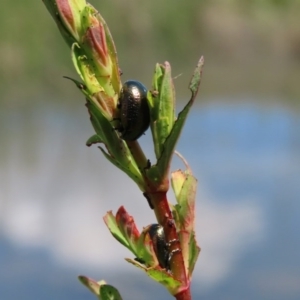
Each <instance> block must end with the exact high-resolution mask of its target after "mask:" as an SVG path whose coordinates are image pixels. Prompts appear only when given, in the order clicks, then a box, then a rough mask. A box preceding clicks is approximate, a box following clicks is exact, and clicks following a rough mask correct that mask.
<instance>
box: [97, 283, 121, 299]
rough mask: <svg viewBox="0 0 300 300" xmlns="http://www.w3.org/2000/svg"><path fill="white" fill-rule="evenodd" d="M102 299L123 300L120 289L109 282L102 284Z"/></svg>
mask: <svg viewBox="0 0 300 300" xmlns="http://www.w3.org/2000/svg"><path fill="white" fill-rule="evenodd" d="M99 299H101V300H122V297H121V295H120V293H119V291H118V290H117V289H116V288H115V287H113V286H112V285H109V284H103V285H101V286H100V297H99Z"/></svg>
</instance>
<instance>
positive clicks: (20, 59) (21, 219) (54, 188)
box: [0, 0, 300, 300]
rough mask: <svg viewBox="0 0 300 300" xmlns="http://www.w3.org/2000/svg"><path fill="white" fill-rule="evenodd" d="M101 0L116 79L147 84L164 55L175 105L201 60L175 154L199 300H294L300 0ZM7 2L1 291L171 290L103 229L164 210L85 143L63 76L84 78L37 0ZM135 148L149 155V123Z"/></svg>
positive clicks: (18, 294) (299, 247)
mask: <svg viewBox="0 0 300 300" xmlns="http://www.w3.org/2000/svg"><path fill="white" fill-rule="evenodd" d="M92 3H93V4H94V5H95V6H96V7H97V8H98V9H99V10H100V11H101V12H102V14H103V16H104V18H105V19H106V21H107V23H108V24H109V26H110V29H111V31H112V34H113V36H114V38H115V42H116V46H117V49H118V54H119V60H120V67H121V69H122V71H123V73H124V74H123V75H122V79H123V80H124V81H125V80H127V79H130V78H134V79H138V80H141V81H143V82H144V83H145V84H146V85H147V86H148V87H150V85H151V76H152V73H153V69H154V65H155V63H156V62H163V61H165V60H168V61H170V63H171V65H172V68H173V76H174V77H176V79H175V87H176V93H177V98H178V99H177V101H178V106H179V107H183V105H184V103H185V102H186V101H187V99H189V96H190V94H189V91H188V89H187V88H186V87H187V84H188V82H189V79H190V76H191V73H192V71H193V68H194V66H195V64H196V62H197V60H198V59H199V57H200V55H202V54H203V55H204V56H205V69H204V73H203V80H202V84H201V88H200V92H199V95H198V98H197V103H196V105H195V106H194V108H193V110H192V112H191V115H190V118H189V119H188V121H187V123H186V127H185V129H184V131H183V133H182V137H181V140H180V143H179V144H178V147H177V150H178V151H179V152H180V153H182V154H183V155H184V157H185V158H186V159H187V160H188V162H189V163H190V165H191V167H192V169H193V171H194V174H195V176H196V177H197V178H198V182H199V186H198V193H197V206H196V209H197V214H196V216H197V220H196V226H197V231H196V234H197V238H198V242H199V244H200V246H201V248H202V251H201V254H200V257H199V260H198V263H197V266H196V269H195V272H194V277H193V282H192V292H193V296H194V299H206V300H209V299H214V300H215V299H231V300H234V299H246V300H248V299H249V300H250V299H267V300H269V299H270V300H271V299H272V300H276V299H278V300H282V299H288V300H293V299H295V300H296V299H299V298H300V284H299V283H300V255H299V253H300V238H299V229H300V221H299V220H300V218H299V217H300V213H299V212H300V201H299V195H300V109H299V108H300V106H299V97H300V89H299V79H300V21H299V13H300V6H299V1H296V0H295V1H293V0H290V1H280V0H277V1H276V0H268V1H267V0H266V1H251V3H249V1H237V0H236V1H235V0H231V1H221V0H215V1H210V2H209V3H208V1H192V0H189V1H184V2H183V1H176V2H174V1H171V0H166V1H164V2H163V3H161V2H159V1H158V0H155V1H143V2H142V3H141V1H137V0H132V1H127V2H126V3H125V2H123V1H117V0H114V1H112V0H111V1H93V2H92ZM2 6H3V17H2V18H1V20H0V25H1V26H0V28H1V31H0V32H1V35H2V39H1V47H0V51H1V58H2V63H1V72H0V76H1V78H0V79H1V81H0V90H1V95H2V97H1V99H0V137H1V146H0V179H1V180H0V299H1V300H11V299H23V300H27V299H44V300H48V299H56V300H63V299H72V300H77V299H78V300H79V299H93V295H92V294H90V292H89V291H88V290H86V289H85V288H84V287H83V286H81V285H80V284H79V282H78V281H77V280H76V276H77V275H80V274H84V275H87V276H89V277H92V278H94V279H97V280H99V279H105V280H106V281H107V282H109V283H110V284H113V285H115V286H116V287H117V288H118V289H119V290H120V292H121V293H122V295H124V299H132V300H134V299H145V300H148V299H149V300H150V299H153V298H156V299H167V298H168V297H169V298H171V297H170V296H169V295H168V293H167V292H166V291H165V290H164V289H163V287H161V286H157V285H156V284H155V283H154V282H151V281H150V280H149V278H148V277H147V276H146V274H143V273H142V272H141V271H140V270H138V269H135V268H133V267H132V266H131V265H129V264H128V263H126V262H125V261H124V260H123V258H124V257H132V255H131V254H130V253H129V252H128V251H127V250H126V249H123V248H122V246H121V245H119V244H118V243H117V242H116V241H115V240H114V239H113V238H112V237H111V235H110V233H109V232H108V230H107V229H106V227H105V225H104V222H103V220H102V217H103V216H104V214H105V213H106V212H107V211H109V210H113V211H114V212H116V210H117V209H118V207H119V206H120V205H124V206H125V207H126V209H127V210H128V212H129V213H130V214H132V215H133V216H134V218H135V220H136V222H137V224H138V226H139V228H142V227H143V226H146V225H148V224H150V223H153V222H154V221H155V219H154V216H153V214H152V212H151V211H150V210H149V207H148V204H147V203H146V201H145V199H144V198H143V196H142V195H141V193H140V192H139V190H138V189H137V187H136V186H135V185H134V183H133V182H131V181H130V179H129V178H127V177H126V175H125V174H123V173H121V172H120V171H118V170H117V169H116V168H115V167H114V166H112V165H110V164H109V163H108V162H107V161H106V160H105V159H104V157H103V156H102V155H101V153H100V151H99V150H98V149H97V147H92V148H87V147H86V146H85V141H86V140H87V139H88V138H89V137H90V136H91V135H92V134H93V129H92V127H91V125H90V123H89V118H88V114H87V112H86V109H85V107H84V99H83V98H82V96H81V95H80V94H79V92H78V90H77V89H76V88H75V87H74V86H73V85H72V84H71V83H70V82H68V81H66V80H64V79H63V78H62V76H63V75H68V76H71V77H74V78H76V76H77V75H76V74H75V72H74V70H73V67H72V65H71V60H70V57H69V56H70V55H69V54H70V51H69V50H68V48H67V47H66V45H65V44H64V42H63V40H62V38H61V37H60V36H59V33H58V31H57V28H56V26H55V24H54V22H53V21H52V20H51V18H50V16H49V14H48V12H47V11H46V8H45V7H44V5H43V3H42V1H39V2H37V1H33V0H30V1H26V3H25V2H23V1H20V0H18V1H14V2H11V1H8V0H6V1H4V2H3V5H2ZM178 75H181V76H178ZM141 144H142V145H143V147H145V149H146V153H147V155H148V156H149V157H150V158H153V150H152V148H151V138H150V132H147V133H146V135H145V136H143V137H142V138H141ZM176 168H183V166H182V165H181V163H180V161H179V160H178V159H177V158H174V164H173V169H176ZM170 199H174V197H173V195H172V193H170Z"/></svg>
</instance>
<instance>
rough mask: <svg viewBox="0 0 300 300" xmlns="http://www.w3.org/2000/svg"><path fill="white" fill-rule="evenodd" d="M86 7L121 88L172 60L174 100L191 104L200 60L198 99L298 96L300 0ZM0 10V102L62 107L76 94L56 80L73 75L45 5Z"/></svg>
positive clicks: (134, 1)
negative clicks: (109, 38) (104, 34)
mask: <svg viewBox="0 0 300 300" xmlns="http://www.w3.org/2000/svg"><path fill="white" fill-rule="evenodd" d="M90 2H91V3H92V4H93V5H94V6H95V7H96V8H97V9H98V10H99V11H100V12H101V14H102V15H103V17H104V18H105V19H106V21H107V23H108V25H109V27H110V29H111V32H112V34H113V36H114V39H115V43H116V46H117V50H118V55H119V63H120V67H121V69H122V71H123V73H124V74H123V76H122V77H123V80H124V81H125V80H127V79H130V78H133V79H138V80H141V81H143V82H144V83H145V84H146V86H148V87H150V85H151V78H152V73H153V71H154V65H155V63H156V62H163V61H165V60H168V61H169V62H170V63H171V65H172V69H173V76H174V77H176V80H175V84H176V92H177V94H178V95H179V98H183V97H184V98H185V99H187V98H188V96H189V92H188V90H187V83H188V82H189V79H190V76H191V72H192V70H193V69H194V67H195V64H196V63H197V60H198V59H199V57H200V56H201V55H202V54H203V55H204V56H205V67H204V76H203V82H202V87H201V91H200V95H206V96H211V97H214V96H224V97H227V98H228V97H230V96H235V95H237V94H241V93H242V94H243V95H245V94H254V95H262V96H264V97H265V98H275V97H278V98H281V99H284V100H286V99H299V97H300V92H299V88H298V85H299V78H300V71H299V70H300V68H299V67H300V18H299V15H300V1H299V0H264V1H261V0H252V1H248V0H243V1H242V0H227V1H224V0H211V1H204V0H198V1H195V0H185V1H183V0H181V1H180V0H164V1H161V0H151V1H149V0H148V1H146V0H144V1H141V0H129V1H124V0H102V1H100V0H98V1H90ZM1 11H2V17H1V19H0V31H1V47H0V51H1V72H0V76H1V78H0V80H1V81H0V82H1V84H0V91H1V95H2V97H1V100H0V103H1V104H2V105H3V104H4V105H6V106H7V105H9V106H11V105H17V106H20V105H25V104H28V103H34V102H35V101H37V100H38V101H41V97H42V95H45V98H47V99H49V97H52V98H53V99H55V98H58V97H59V98H62V97H64V98H65V101H66V102H68V101H69V100H72V99H73V97H74V96H75V95H78V93H77V91H76V89H74V87H73V85H71V84H70V83H69V82H67V81H66V80H63V79H62V76H63V75H68V76H73V77H75V78H76V77H77V75H76V74H75V71H74V70H73V66H72V63H71V59H70V53H69V50H68V48H67V47H66V45H65V44H64V41H63V39H62V38H61V37H60V35H59V32H58V30H57V28H56V25H55V24H54V22H53V20H52V19H51V17H50V15H49V14H48V12H47V10H46V8H45V7H44V4H43V3H42V1H36V0H26V1H23V0H16V1H10V0H2V2H1ZM180 74H182V76H180V77H178V78H177V76H178V75H180ZM205 98H209V97H205Z"/></svg>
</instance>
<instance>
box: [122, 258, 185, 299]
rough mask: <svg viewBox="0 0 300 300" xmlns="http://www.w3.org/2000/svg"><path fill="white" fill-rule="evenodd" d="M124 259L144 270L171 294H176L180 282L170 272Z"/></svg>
mask: <svg viewBox="0 0 300 300" xmlns="http://www.w3.org/2000/svg"><path fill="white" fill-rule="evenodd" d="M126 261H128V262H129V263H131V264H133V265H134V266H136V267H137V268H139V269H142V270H144V271H145V272H146V274H147V275H148V276H149V277H150V278H152V279H153V280H154V281H156V282H159V283H160V284H162V285H163V286H164V287H165V288H166V289H167V290H168V291H169V292H170V294H171V295H176V294H177V293H178V291H179V289H180V287H181V285H182V284H181V282H180V281H178V280H176V279H175V278H174V277H173V276H172V275H171V274H170V273H168V272H167V271H166V270H165V269H161V268H160V267H157V268H146V267H145V266H143V265H142V264H140V263H139V262H137V261H135V260H133V259H129V258H126Z"/></svg>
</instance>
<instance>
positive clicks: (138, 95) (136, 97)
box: [118, 80, 150, 141]
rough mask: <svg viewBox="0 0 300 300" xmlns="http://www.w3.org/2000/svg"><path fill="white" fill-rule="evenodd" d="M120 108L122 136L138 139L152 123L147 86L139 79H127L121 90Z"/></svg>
mask: <svg viewBox="0 0 300 300" xmlns="http://www.w3.org/2000/svg"><path fill="white" fill-rule="evenodd" d="M119 108H120V122H121V125H120V127H119V128H118V130H119V131H120V133H121V138H122V139H123V140H126V141H135V140H137V139H138V138H139V137H140V136H141V135H142V134H143V133H144V132H145V131H146V130H147V129H148V127H149V125H150V111H149V106H148V102H147V89H146V87H145V86H144V85H143V84H142V83H140V82H139V81H135V80H129V81H126V82H125V83H124V85H123V87H122V90H121V94H120V98H119Z"/></svg>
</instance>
